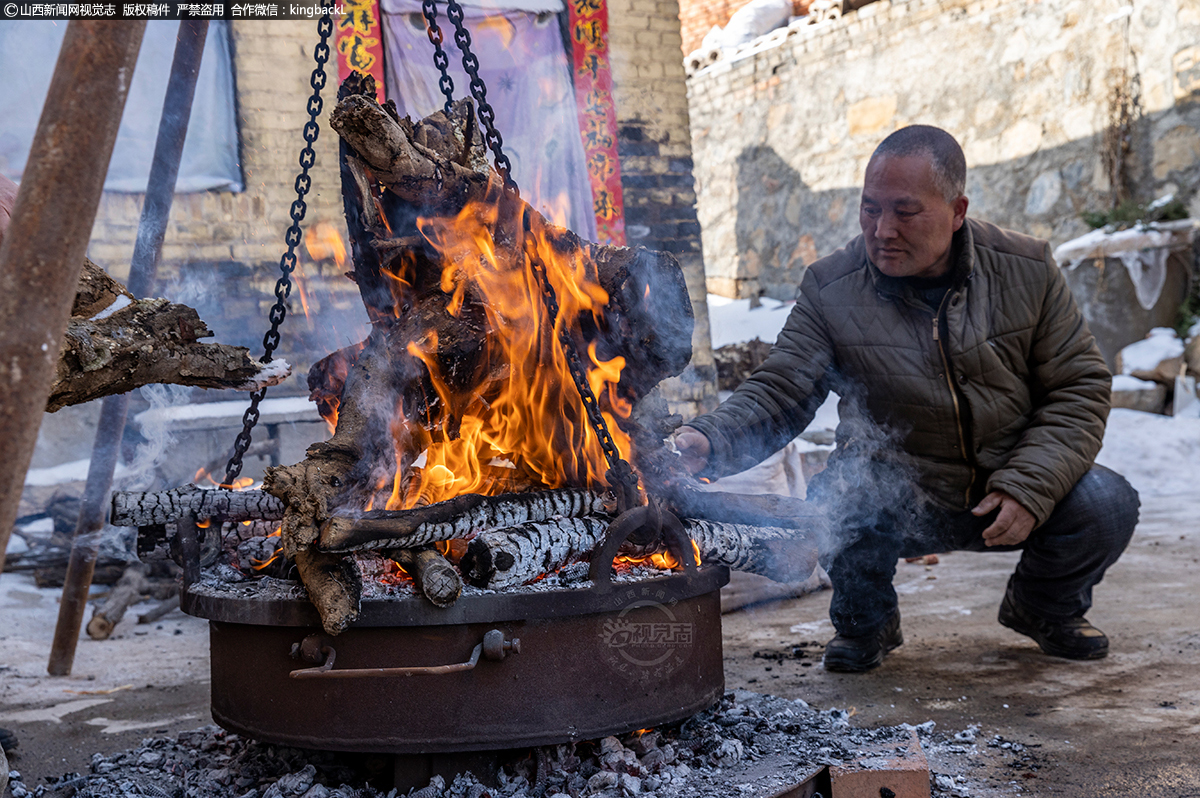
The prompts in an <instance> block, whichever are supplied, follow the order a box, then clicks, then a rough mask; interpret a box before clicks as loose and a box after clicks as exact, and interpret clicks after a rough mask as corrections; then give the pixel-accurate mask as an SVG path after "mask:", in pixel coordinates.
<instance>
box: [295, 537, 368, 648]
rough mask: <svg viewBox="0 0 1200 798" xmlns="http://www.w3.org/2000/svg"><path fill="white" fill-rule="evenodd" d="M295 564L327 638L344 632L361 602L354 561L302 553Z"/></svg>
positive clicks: (299, 553)
mask: <svg viewBox="0 0 1200 798" xmlns="http://www.w3.org/2000/svg"><path fill="white" fill-rule="evenodd" d="M295 561H296V569H297V570H298V571H299V572H300V579H301V581H302V582H304V587H305V588H306V589H307V590H308V599H309V601H311V602H312V603H313V606H315V607H316V608H317V612H318V613H320V615H321V625H322V626H323V627H324V628H325V631H326V632H328V633H329V634H331V635H337V634H340V633H342V632H343V631H345V629H346V627H347V626H349V625H350V624H352V623H354V621H356V620H357V619H358V608H359V603H360V602H361V601H362V575H361V574H360V573H359V571H358V567H357V566H356V565H355V563H354V558H352V557H341V556H338V555H335V554H322V553H320V552H317V551H312V550H305V551H299V552H297V553H296V556H295Z"/></svg>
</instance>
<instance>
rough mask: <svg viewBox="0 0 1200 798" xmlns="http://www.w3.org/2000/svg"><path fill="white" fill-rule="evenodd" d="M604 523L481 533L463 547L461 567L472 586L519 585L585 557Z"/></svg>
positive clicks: (578, 521)
mask: <svg viewBox="0 0 1200 798" xmlns="http://www.w3.org/2000/svg"><path fill="white" fill-rule="evenodd" d="M608 524H609V522H608V519H601V518H563V519H558V520H553V521H540V522H533V523H528V524H521V525H520V526H517V527H513V528H511V529H497V530H493V531H491V532H484V533H482V534H481V535H479V536H477V537H476V538H475V539H474V540H472V541H471V542H470V543H469V544H467V553H466V554H464V555H463V558H462V561H461V562H460V563H459V568H460V569H461V570H462V572H463V575H464V576H465V577H466V578H467V581H468V582H469V583H470V584H471V585H473V586H475V587H483V588H491V589H493V590H498V589H501V588H505V587H514V586H516V585H523V584H525V583H526V582H532V581H533V580H534V579H537V578H538V577H540V576H544V575H546V574H551V573H554V572H555V571H557V570H558V569H559V568H561V567H563V566H564V565H566V564H567V563H570V562H574V561H576V560H581V559H585V558H586V557H587V556H588V555H590V554H591V552H592V551H594V550H595V549H596V547H597V546H599V545H600V543H601V542H602V541H603V540H604V533H605V532H607V531H608Z"/></svg>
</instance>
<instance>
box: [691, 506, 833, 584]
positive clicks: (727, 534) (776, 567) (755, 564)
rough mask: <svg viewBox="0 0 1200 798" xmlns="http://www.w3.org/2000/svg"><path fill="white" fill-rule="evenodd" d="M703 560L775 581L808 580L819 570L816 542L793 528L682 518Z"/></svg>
mask: <svg viewBox="0 0 1200 798" xmlns="http://www.w3.org/2000/svg"><path fill="white" fill-rule="evenodd" d="M683 530H684V532H685V533H686V534H687V535H688V536H689V537H691V539H692V540H693V541H695V543H696V546H697V548H699V550H700V561H701V562H706V563H719V564H721V565H726V566H729V567H730V568H732V569H734V570H735V571H747V572H749V573H752V574H760V575H761V576H765V577H768V578H770V579H773V580H775V581H776V582H796V581H799V580H802V579H807V578H808V576H809V574H811V573H812V572H813V569H814V568H816V567H817V547H816V543H815V542H814V541H812V540H810V539H808V538H807V537H805V536H804V535H802V534H800V533H798V532H797V531H796V530H792V529H780V528H778V527H765V526H748V525H746V524H725V523H720V522H716V521H701V520H693V519H683Z"/></svg>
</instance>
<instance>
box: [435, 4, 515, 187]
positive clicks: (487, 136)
mask: <svg viewBox="0 0 1200 798" xmlns="http://www.w3.org/2000/svg"><path fill="white" fill-rule="evenodd" d="M446 18H447V19H449V20H450V22H451V24H453V25H454V43H455V44H457V45H458V49H459V50H462V65H463V69H464V70H465V71H466V73H467V75H469V76H470V78H471V83H470V87H471V96H472V97H474V98H475V104H476V105H477V106H479V108H478V109H477V113H478V114H479V121H480V122H483V130H484V137H483V140H484V142H485V143H486V144H487V146H488V149H490V150H491V151H492V155H493V156H495V158H496V171H497V172H499V173H500V176H501V177H503V178H504V185H506V186H507V187H508V188H510V189H512V191H514V192H517V191H518V190H517V184H516V181H514V180H513V178H512V163H511V162H510V161H509V160H508V156H507V155H505V154H504V149H503V147H504V138H503V137H502V136H501V135H500V131H499V130H496V112H495V111H493V110H492V106H491V105H490V104H489V103H488V101H487V85H486V84H485V83H484V82H483V79H482V78H480V77H479V59H478V58H476V57H475V53H473V52H471V32H470V31H469V30H467V26H466V25H464V24H463V10H462V6H460V5H459V4H458V0H447V2H446ZM518 193H519V192H518Z"/></svg>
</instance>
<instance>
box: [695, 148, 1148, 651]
mask: <svg viewBox="0 0 1200 798" xmlns="http://www.w3.org/2000/svg"><path fill="white" fill-rule="evenodd" d="M965 179H966V161H965V159H964V157H963V153H962V149H961V148H960V147H959V145H958V143H957V142H956V141H955V140H954V138H953V137H951V136H950V134H948V133H946V132H945V131H943V130H940V129H938V128H934V127H927V126H920V125H919V126H912V127H907V128H903V129H901V130H898V131H896V132H895V133H893V134H892V135H890V136H888V137H887V139H885V140H884V141H883V143H882V144H880V145H879V147H878V148H877V149H876V150H875V153H874V155H872V157H871V160H870V162H869V163H868V166H867V171H866V179H865V182H864V185H863V192H862V201H861V206H860V209H859V222H860V224H861V226H862V231H863V234H862V235H861V236H859V237H857V238H855V239H854V240H853V241H851V242H849V243H848V244H847V245H846V246H845V247H844V248H843V249H840V250H838V251H837V252H835V253H833V254H832V255H830V256H828V257H826V258H824V259H822V260H820V261H818V262H816V263H814V264H813V265H812V266H810V267H809V268H808V270H807V272H806V273H805V275H804V279H803V281H802V283H801V286H800V295H799V298H798V299H797V301H796V305H795V307H794V308H793V310H792V311H791V314H790V316H789V317H788V320H787V324H786V325H785V326H784V328H783V331H782V332H781V333H780V334H779V338H778V340H777V341H776V342H775V347H774V348H773V350H772V351H771V354H770V357H768V358H767V360H766V362H764V363H763V365H762V366H761V367H760V368H759V369H758V370H757V371H755V373H754V374H753V375H752V376H751V377H750V378H749V379H748V380H747V381H746V382H745V383H744V384H743V385H741V386H740V387H739V388H738V389H737V390H736V391H735V392H734V393H733V396H732V397H731V398H730V399H729V400H728V401H727V402H725V403H724V404H723V405H721V407H720V408H718V409H717V410H716V411H715V412H713V413H710V414H708V415H704V416H701V417H699V418H697V419H695V420H694V421H692V422H691V423H690V424H689V425H688V426H685V427H682V428H680V430H679V431H678V433H677V434H676V438H675V443H676V446H677V447H678V448H679V450H680V452H681V454H682V455H683V462H684V464H685V465H686V466H687V467H688V468H689V469H690V470H691V471H692V472H693V473H696V474H698V475H701V476H706V477H709V478H716V477H720V476H722V475H724V474H729V473H734V472H737V471H741V470H743V469H745V468H747V467H749V466H751V465H753V464H755V463H757V462H759V461H761V460H762V459H764V458H765V457H767V456H768V455H769V454H771V453H772V452H773V451H776V450H777V449H779V448H780V447H782V446H783V445H784V444H786V443H787V442H788V441H789V440H791V439H792V438H793V437H795V436H796V435H797V434H799V433H800V432H802V431H803V430H804V428H805V427H806V426H807V425H808V423H809V422H810V421H811V420H812V417H813V414H814V413H815V411H816V409H817V407H819V406H820V404H821V403H822V402H823V401H824V399H825V397H826V396H827V395H828V393H829V391H830V390H831V389H832V390H835V391H836V392H837V393H838V394H839V395H841V397H842V399H841V402H840V404H839V413H840V416H841V423H840V424H839V427H838V434H837V437H838V447H837V451H836V452H835V453H834V455H833V456H832V457H831V458H830V465H829V467H828V468H827V470H826V471H824V472H822V473H821V474H818V475H817V476H816V477H814V479H813V481H812V484H811V485H810V487H809V499H810V500H811V501H815V502H819V503H821V504H822V505H823V506H824V507H825V508H826V509H827V510H828V512H829V514H830V518H831V520H832V522H833V528H834V532H833V533H832V534H831V536H830V539H829V540H828V541H826V542H825V544H824V545H823V547H822V564H823V565H824V566H825V568H826V570H827V571H828V572H829V577H830V579H831V580H832V582H833V591H834V592H833V600H832V605H831V607H830V619H831V620H832V622H833V626H834V628H835V629H836V630H837V636H836V637H834V639H833V640H832V641H831V642H830V643H829V645H828V646H827V647H826V650H825V667H826V668H827V669H828V670H833V671H846V672H856V671H865V670H869V669H871V668H874V667H876V666H878V665H879V664H880V663H881V662H882V661H883V658H884V655H885V654H886V653H887V652H888V651H890V650H892V649H894V648H896V647H897V646H899V645H900V644H901V643H902V642H903V638H902V636H901V632H900V614H899V611H898V609H897V603H896V592H895V590H894V589H893V588H892V578H893V577H894V575H895V572H896V562H897V560H898V559H899V558H900V557H902V556H904V557H912V556H918V555H921V554H929V553H934V552H940V551H950V550H970V551H984V550H993V551H1011V550H1013V549H1020V550H1022V551H1023V555H1022V557H1021V561H1020V563H1019V564H1018V565H1017V569H1016V571H1015V572H1014V573H1013V575H1012V577H1011V578H1010V579H1009V582H1008V589H1007V591H1006V592H1005V595H1004V598H1003V600H1002V602H1001V604H1000V613H999V620H1000V623H1002V624H1003V625H1005V626H1007V627H1009V628H1011V629H1013V630H1015V631H1017V632H1020V633H1021V634H1023V635H1026V636H1028V637H1031V638H1033V639H1034V640H1035V641H1037V644H1038V645H1039V646H1040V647H1041V649H1042V650H1043V651H1044V652H1045V653H1047V654H1051V655H1054V656H1058V657H1066V658H1068V659H1097V658H1100V657H1103V656H1105V655H1106V654H1107V653H1108V639H1107V638H1106V637H1105V635H1104V633H1103V632H1101V631H1100V630H1099V629H1096V628H1095V627H1094V626H1092V625H1091V624H1090V623H1088V621H1087V620H1086V619H1085V618H1084V614H1085V613H1086V612H1087V611H1088V609H1089V608H1090V607H1091V605H1092V588H1093V587H1094V586H1095V585H1096V584H1097V583H1098V582H1099V581H1100V580H1101V578H1102V577H1103V576H1104V572H1105V570H1106V569H1107V568H1108V567H1109V566H1110V565H1112V564H1113V563H1114V562H1116V560H1117V558H1118V557H1119V556H1120V555H1121V552H1122V551H1124V549H1125V546H1126V545H1127V544H1128V542H1129V539H1130V536H1131V535H1132V534H1133V528H1134V526H1135V524H1136V523H1137V517H1138V496H1137V493H1136V492H1135V491H1134V490H1133V488H1132V487H1130V485H1129V483H1128V482H1126V481H1125V479H1124V478H1122V477H1121V476H1119V475H1118V474H1115V473H1113V472H1112V471H1109V470H1107V469H1105V468H1103V467H1100V466H1097V465H1095V464H1094V462H1093V461H1094V459H1095V457H1096V454H1097V453H1098V452H1099V450H1100V444H1101V439H1102V438H1103V435H1104V424H1105V421H1106V419H1107V417H1108V410H1109V396H1110V394H1109V391H1110V383H1111V377H1110V375H1109V372H1108V369H1107V368H1106V367H1105V364H1104V359H1103V358H1102V357H1101V355H1100V353H1099V351H1098V350H1097V349H1096V345H1095V341H1094V339H1093V338H1092V335H1091V333H1090V332H1089V331H1088V328H1087V325H1086V324H1085V322H1084V320H1083V317H1082V315H1081V314H1080V311H1079V309H1078V307H1077V306H1076V305H1075V302H1074V300H1073V299H1072V297H1071V293H1070V291H1069V290H1068V288H1067V286H1066V283H1065V282H1064V280H1063V277H1062V275H1061V274H1060V273H1059V270H1058V268H1057V266H1056V265H1055V263H1054V261H1053V259H1052V257H1051V255H1050V248H1049V246H1048V244H1047V243H1046V242H1045V241H1040V240H1037V239H1034V238H1030V237H1028V236H1024V235H1021V234H1019V233H1014V232H1010V231H1007V230H1002V229H1000V228H998V227H995V226H993V225H991V224H987V223H985V222H981V221H978V220H975V219H968V218H967V205H968V200H967V197H966V196H965V195H964V193H963V192H964V186H965Z"/></svg>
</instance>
